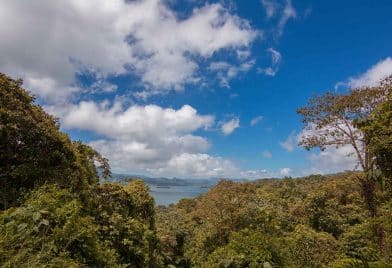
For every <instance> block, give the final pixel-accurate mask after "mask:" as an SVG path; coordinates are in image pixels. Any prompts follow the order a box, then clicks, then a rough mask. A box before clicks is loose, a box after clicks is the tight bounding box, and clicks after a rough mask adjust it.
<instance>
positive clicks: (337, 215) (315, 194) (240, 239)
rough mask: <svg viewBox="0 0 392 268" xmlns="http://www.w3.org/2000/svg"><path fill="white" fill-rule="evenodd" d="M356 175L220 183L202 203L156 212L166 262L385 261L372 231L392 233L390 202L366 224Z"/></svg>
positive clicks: (209, 264) (312, 263) (307, 264)
mask: <svg viewBox="0 0 392 268" xmlns="http://www.w3.org/2000/svg"><path fill="white" fill-rule="evenodd" d="M358 176H362V174H360V173H342V174H337V175H333V176H320V175H317V176H316V175H313V176H309V177H304V178H299V179H291V178H286V179H282V180H276V179H271V180H260V181H257V182H245V183H235V182H232V181H221V182H220V183H219V184H218V185H217V186H216V187H214V188H213V189H211V190H210V191H209V192H208V193H207V194H205V195H204V196H201V197H198V198H195V199H184V200H181V201H180V202H179V203H178V204H176V205H172V206H170V207H168V208H165V207H159V208H158V213H157V228H158V232H159V234H160V237H161V240H162V243H163V245H164V248H163V251H164V253H165V256H166V257H167V260H166V261H167V262H168V263H177V264H182V265H183V266H186V265H188V266H190V265H192V266H195V267H323V266H327V265H330V266H331V267H366V266H365V264H364V263H369V264H372V263H373V262H377V261H379V260H380V259H383V256H382V255H381V252H380V251H379V250H378V244H377V242H378V240H377V237H374V236H373V233H372V229H371V226H372V224H373V223H374V221H377V222H380V223H382V224H383V226H385V227H386V228H388V229H387V230H386V232H387V233H388V234H390V232H391V231H392V211H391V208H392V202H391V201H390V200H389V201H388V202H385V203H383V204H381V205H380V216H379V217H378V218H377V219H372V218H369V216H368V211H367V208H366V205H365V204H364V202H363V199H362V196H361V193H360V187H359V185H358ZM388 239H389V241H388V243H389V246H391V245H392V244H391V242H392V241H391V237H388ZM344 263H346V264H347V265H344ZM349 263H351V264H352V265H354V263H358V265H357V266H349ZM184 264H186V265H184ZM383 265H384V266H383ZM371 267H387V266H386V264H382V263H379V266H375V264H373V266H371Z"/></svg>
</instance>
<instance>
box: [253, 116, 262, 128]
mask: <svg viewBox="0 0 392 268" xmlns="http://www.w3.org/2000/svg"><path fill="white" fill-rule="evenodd" d="M263 118H264V117H263V116H262V115H259V116H256V117H254V118H252V120H251V121H250V125H251V126H252V127H253V126H255V125H257V124H258V123H259V122H260V121H261V120H263Z"/></svg>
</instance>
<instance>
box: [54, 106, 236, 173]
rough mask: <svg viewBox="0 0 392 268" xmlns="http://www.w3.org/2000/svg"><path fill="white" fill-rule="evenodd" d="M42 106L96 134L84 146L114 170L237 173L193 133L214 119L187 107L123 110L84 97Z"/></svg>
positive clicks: (66, 124)
mask: <svg viewBox="0 0 392 268" xmlns="http://www.w3.org/2000/svg"><path fill="white" fill-rule="evenodd" d="M48 110H49V111H52V112H55V113H56V115H58V116H60V118H61V122H62V125H63V127H65V128H70V129H80V130H87V131H93V132H94V133H96V134H98V135H100V136H101V138H98V139H96V140H94V141H91V142H90V143H89V144H90V145H91V146H93V148H95V149H97V150H98V151H99V152H101V153H102V154H103V155H105V156H106V157H108V159H109V160H110V164H111V165H112V168H113V169H114V171H116V172H124V173H130V172H132V173H134V172H143V173H146V172H148V173H150V174H152V175H160V176H161V175H162V176H163V175H164V176H173V175H174V176H187V177H204V178H205V177H215V176H229V175H231V176H235V175H238V174H240V169H239V168H238V167H236V166H235V164H234V163H232V162H231V161H229V160H226V159H223V158H220V157H213V156H210V155H208V154H206V151H207V150H208V148H209V142H208V141H207V139H205V138H204V137H201V136H198V135H194V134H193V132H194V131H196V130H200V129H208V128H210V127H211V125H212V124H214V118H213V117H212V116H210V115H200V114H199V113H198V112H197V111H196V110H195V109H194V108H193V107H191V106H189V105H184V106H183V107H181V108H179V109H177V110H175V109H171V108H162V107H160V106H156V105H146V106H139V105H134V106H131V107H128V108H126V109H124V108H123V105H122V104H121V103H120V102H115V103H114V104H113V105H109V103H108V102H102V103H95V102H91V101H89V102H81V103H79V104H77V105H68V106H64V107H62V108H59V107H48Z"/></svg>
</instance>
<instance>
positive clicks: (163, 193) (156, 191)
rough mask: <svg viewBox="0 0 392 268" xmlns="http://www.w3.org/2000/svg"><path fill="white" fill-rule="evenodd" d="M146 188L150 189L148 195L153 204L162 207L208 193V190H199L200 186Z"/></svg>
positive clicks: (151, 186) (150, 186) (153, 186)
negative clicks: (151, 197) (151, 198)
mask: <svg viewBox="0 0 392 268" xmlns="http://www.w3.org/2000/svg"><path fill="white" fill-rule="evenodd" d="M148 187H149V188H150V194H151V195H152V196H153V197H154V199H155V204H156V205H164V206H167V205H170V204H173V203H177V202H178V201H179V200H180V199H183V198H192V197H196V196H198V195H199V194H202V193H205V192H207V191H208V188H201V187H200V186H170V187H169V188H161V187H157V186H156V185H151V184H149V185H148Z"/></svg>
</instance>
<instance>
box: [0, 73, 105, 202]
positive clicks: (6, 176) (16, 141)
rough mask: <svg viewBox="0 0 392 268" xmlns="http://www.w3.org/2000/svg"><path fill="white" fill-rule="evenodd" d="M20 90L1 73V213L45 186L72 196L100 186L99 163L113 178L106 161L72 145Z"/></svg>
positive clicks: (17, 84)
mask: <svg viewBox="0 0 392 268" xmlns="http://www.w3.org/2000/svg"><path fill="white" fill-rule="evenodd" d="M21 85H22V81H21V80H13V79H11V78H10V77H8V76H6V75H4V74H1V73H0V209H5V208H7V207H8V206H9V205H12V204H13V203H14V202H15V201H16V200H17V199H18V198H19V196H20V195H21V193H23V192H24V191H25V190H26V189H32V188H35V187H36V186H39V185H42V184H43V183H46V182H55V183H58V184H59V185H62V186H64V187H69V188H71V189H73V190H80V189H83V188H85V187H86V186H87V185H89V184H91V183H96V182H97V179H98V178H97V172H96V169H95V165H94V162H95V161H99V162H101V166H102V168H103V170H104V171H105V170H107V171H105V172H104V174H105V175H109V173H108V168H109V166H108V163H107V160H106V159H105V158H103V157H101V156H100V155H99V154H98V153H97V152H96V151H94V150H93V149H92V148H90V147H88V146H87V145H83V144H81V143H73V142H71V140H70V139H69V138H68V136H67V135H66V134H65V133H62V132H61V131H60V130H59V124H58V122H57V120H56V119H55V118H54V117H52V116H51V115H49V114H47V113H46V112H45V111H44V110H43V109H42V108H41V107H40V106H38V105H36V104H35V103H34V97H32V96H31V95H30V94H29V93H28V92H27V91H26V90H24V89H23V88H21Z"/></svg>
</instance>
